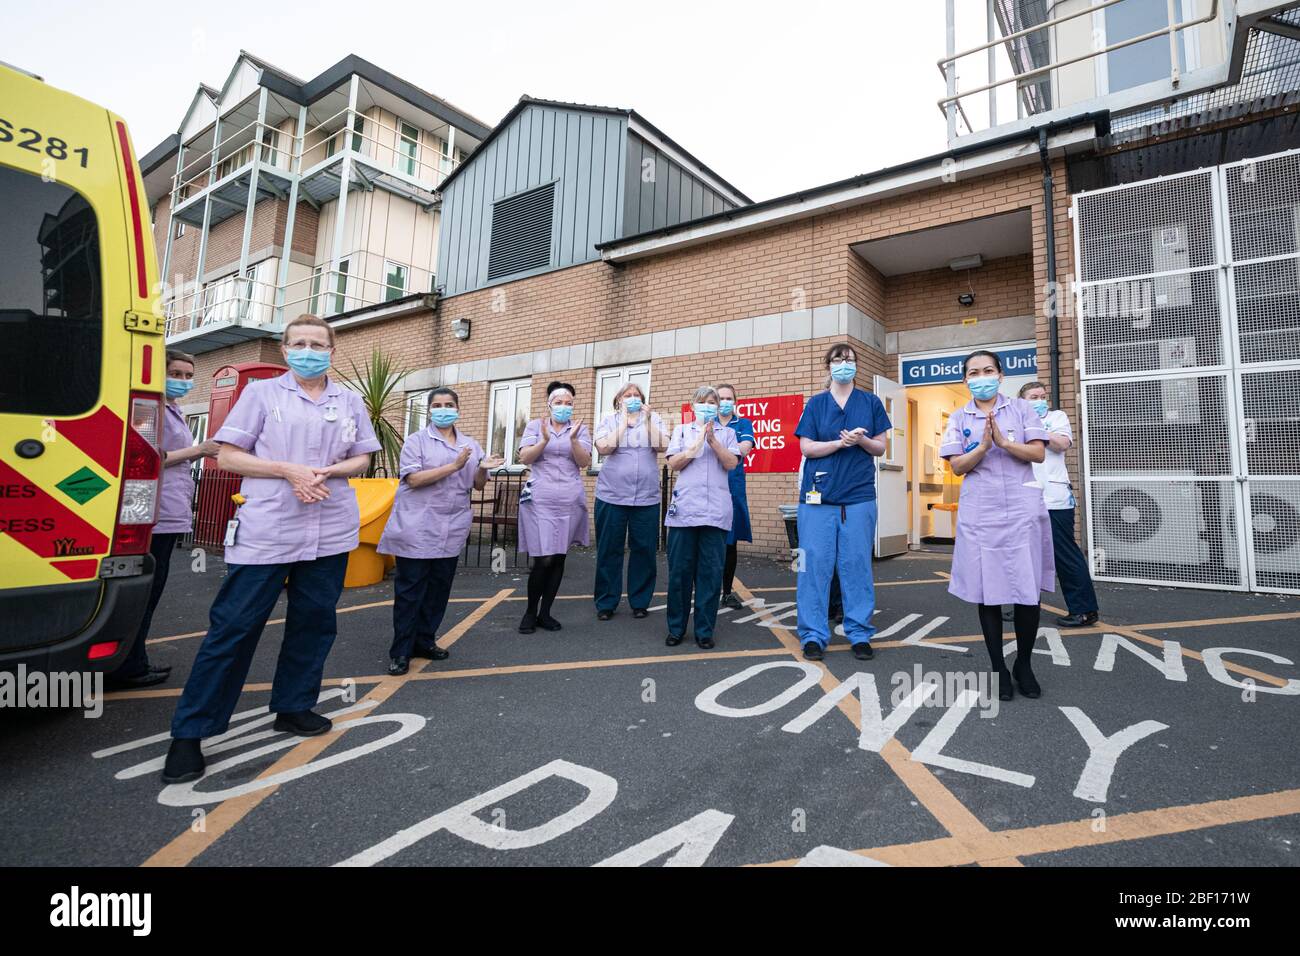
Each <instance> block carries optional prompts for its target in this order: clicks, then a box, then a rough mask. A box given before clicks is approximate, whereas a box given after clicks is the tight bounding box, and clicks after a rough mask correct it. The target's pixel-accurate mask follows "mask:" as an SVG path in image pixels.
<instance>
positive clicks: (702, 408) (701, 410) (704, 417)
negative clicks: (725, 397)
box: [695, 402, 718, 425]
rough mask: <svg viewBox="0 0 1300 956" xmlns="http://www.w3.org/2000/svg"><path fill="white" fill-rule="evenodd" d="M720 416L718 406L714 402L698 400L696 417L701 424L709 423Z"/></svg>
mask: <svg viewBox="0 0 1300 956" xmlns="http://www.w3.org/2000/svg"><path fill="white" fill-rule="evenodd" d="M717 417H718V406H717V405H714V404H713V403H712V402H698V403H696V405H695V419H696V421H698V422H699V423H700V424H701V425H707V424H708V423H709V422H711V421H713V420H714V419H715V418H717Z"/></svg>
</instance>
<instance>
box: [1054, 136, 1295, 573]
mask: <svg viewBox="0 0 1300 956" xmlns="http://www.w3.org/2000/svg"><path fill="white" fill-rule="evenodd" d="M1074 225H1075V255H1076V274H1077V276H1078V277H1079V281H1078V283H1077V285H1076V305H1077V315H1078V320H1079V342H1080V355H1079V365H1080V374H1081V381H1082V391H1083V394H1082V396H1081V399H1082V407H1083V414H1082V418H1083V468H1084V484H1085V493H1086V500H1087V510H1088V523H1087V534H1088V544H1089V552H1090V556H1091V560H1092V564H1093V570H1094V573H1095V575H1096V576H1097V577H1098V578H1099V579H1103V580H1115V581H1136V582H1141V583H1156V584H1172V585H1190V586H1196V587H1215V588H1239V589H1247V588H1249V589H1252V590H1269V591H1293V592H1297V593H1300V153H1297V152H1292V153H1284V154H1279V155H1277V156H1270V157H1264V158H1258V159H1253V160H1248V161H1244V162H1240V163H1234V164H1231V165H1228V166H1223V167H1219V168H1215V169H1204V170H1198V171H1196V172H1192V173H1184V174H1180V175H1176V176H1169V177H1163V178H1160V179H1154V180H1147V181H1144V182H1140V183H1135V184H1132V185H1127V186H1119V187H1115V188H1112V189H1103V190H1098V191H1095V192H1091V193H1080V194H1079V195H1077V196H1076V197H1075V199H1074ZM1247 529H1248V531H1249V533H1247Z"/></svg>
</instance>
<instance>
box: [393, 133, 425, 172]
mask: <svg viewBox="0 0 1300 956" xmlns="http://www.w3.org/2000/svg"><path fill="white" fill-rule="evenodd" d="M397 126H398V131H399V133H400V136H399V138H398V141H397V151H398V153H399V155H398V158H397V168H398V169H399V170H401V171H402V172H404V173H406V175H408V176H414V175H416V169H417V167H418V166H419V164H420V131H419V130H418V129H416V128H415V127H414V126H412V125H411V124H410V123H402V122H399V123H398V124H397Z"/></svg>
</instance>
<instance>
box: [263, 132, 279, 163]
mask: <svg viewBox="0 0 1300 956" xmlns="http://www.w3.org/2000/svg"><path fill="white" fill-rule="evenodd" d="M279 157H280V131H279V130H278V129H276V128H275V127H273V126H266V127H263V128H262V149H261V159H262V162H263V163H265V164H266V165H268V166H279V165H280V161H279Z"/></svg>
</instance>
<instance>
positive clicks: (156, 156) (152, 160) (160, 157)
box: [140, 133, 181, 176]
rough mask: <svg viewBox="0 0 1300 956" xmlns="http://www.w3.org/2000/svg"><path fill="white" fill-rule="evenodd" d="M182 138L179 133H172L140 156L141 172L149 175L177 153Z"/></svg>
mask: <svg viewBox="0 0 1300 956" xmlns="http://www.w3.org/2000/svg"><path fill="white" fill-rule="evenodd" d="M180 141H181V138H180V136H179V135H178V134H177V133H172V134H171V135H169V136H168V137H167V138H166V139H164V140H163V141H162V142H161V143H159V144H158V145H157V146H155V147H154V148H153V149H151V150H149V152H147V153H145V154H144V155H143V156H141V157H140V172H141V173H142V174H143V175H145V176H148V175H149V174H150V173H151V172H153V171H154V170H155V169H157V168H158V167H159V166H161V165H162V164H163V163H165V162H166V161H167V158H168V157H170V156H175V155H176V147H177V146H179V145H180Z"/></svg>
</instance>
